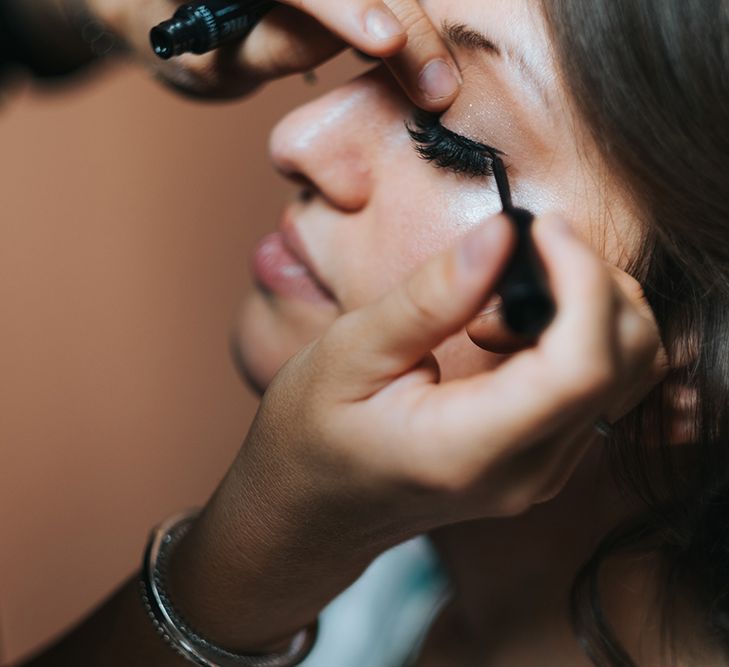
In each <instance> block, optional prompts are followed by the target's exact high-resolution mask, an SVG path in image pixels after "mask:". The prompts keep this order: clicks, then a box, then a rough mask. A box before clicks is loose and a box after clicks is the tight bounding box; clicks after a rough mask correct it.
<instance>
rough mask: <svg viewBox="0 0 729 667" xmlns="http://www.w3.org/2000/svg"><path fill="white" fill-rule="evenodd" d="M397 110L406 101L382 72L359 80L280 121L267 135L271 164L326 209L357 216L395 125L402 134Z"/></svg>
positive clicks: (369, 189)
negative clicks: (313, 191)
mask: <svg viewBox="0 0 729 667" xmlns="http://www.w3.org/2000/svg"><path fill="white" fill-rule="evenodd" d="M397 97H399V98H400V102H399V104H398V103H397V102H395V100H396V99H397ZM400 104H407V100H405V99H404V97H403V96H402V94H401V93H399V92H398V89H397V86H396V84H394V83H393V82H392V80H391V79H390V78H389V75H387V74H386V73H385V72H384V68H382V67H381V68H377V69H376V70H373V71H371V72H369V73H367V74H364V75H362V76H360V77H358V78H356V79H354V80H353V81H350V82H349V83H347V84H346V85H344V86H341V87H339V88H337V89H336V90H334V91H332V92H330V93H327V94H326V95H324V96H322V97H319V98H318V99H316V100H314V101H312V102H309V103H308V104H305V105H304V106H301V107H299V108H297V109H295V110H294V111H292V112H291V113H289V114H288V115H287V116H285V117H284V118H283V119H282V120H281V121H280V122H279V123H278V125H277V126H276V127H275V128H274V130H273V132H272V134H271V139H270V147H269V150H270V154H271V158H272V160H273V164H274V166H275V167H276V168H277V169H278V170H279V171H280V172H281V173H282V174H284V175H285V176H286V177H288V178H290V179H291V180H293V181H296V182H304V183H305V184H306V185H308V186H310V187H311V186H313V187H314V188H316V190H317V191H318V192H319V193H320V194H321V195H322V196H323V197H324V198H325V199H326V200H327V201H328V202H329V203H330V204H331V205H333V206H335V207H337V208H340V209H342V210H345V211H357V210H359V209H361V208H363V207H364V206H366V204H367V201H368V200H369V198H370V195H371V193H372V189H373V186H374V182H375V179H376V172H377V165H378V162H379V161H380V160H381V158H382V150H381V148H382V146H383V142H384V141H386V139H387V135H388V134H390V137H391V133H392V129H393V127H395V126H396V125H397V126H399V127H400V131H402V119H403V118H404V110H403V109H402V108H401V107H400Z"/></svg>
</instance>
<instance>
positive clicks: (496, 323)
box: [466, 294, 536, 354]
mask: <svg viewBox="0 0 729 667" xmlns="http://www.w3.org/2000/svg"><path fill="white" fill-rule="evenodd" d="M466 333H467V334H468V337H469V338H470V339H471V340H472V341H473V342H474V343H475V344H476V345H478V347H480V348H481V349H482V350H486V351H487V352H494V353H496V354H513V353H515V352H518V351H519V350H523V349H525V348H527V347H531V346H532V345H533V344H534V343H535V342H536V341H535V339H533V338H524V337H522V336H518V335H517V334H515V333H513V332H512V331H511V330H509V329H508V328H507V326H506V324H505V323H504V318H503V316H502V312H501V297H500V296H499V295H498V294H494V295H493V296H492V297H491V299H490V300H489V301H488V302H487V304H486V306H485V307H484V309H483V310H482V311H481V312H480V313H479V314H478V315H477V316H476V317H475V318H474V319H473V320H472V321H471V322H469V323H468V325H467V326H466Z"/></svg>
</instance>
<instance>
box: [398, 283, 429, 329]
mask: <svg viewBox="0 0 729 667" xmlns="http://www.w3.org/2000/svg"><path fill="white" fill-rule="evenodd" d="M396 293H397V295H398V298H399V300H400V301H401V304H400V305H401V307H402V311H401V312H402V313H403V315H404V317H406V318H407V319H408V320H410V321H411V322H413V324H414V325H424V324H428V323H432V322H434V321H437V320H438V319H439V309H438V307H437V306H436V305H435V304H436V303H438V302H439V300H438V298H437V296H436V295H432V296H429V295H428V294H427V292H426V290H424V289H423V288H422V286H421V282H420V281H419V280H408V281H407V282H405V283H404V285H403V288H402V289H401V290H397V292H396Z"/></svg>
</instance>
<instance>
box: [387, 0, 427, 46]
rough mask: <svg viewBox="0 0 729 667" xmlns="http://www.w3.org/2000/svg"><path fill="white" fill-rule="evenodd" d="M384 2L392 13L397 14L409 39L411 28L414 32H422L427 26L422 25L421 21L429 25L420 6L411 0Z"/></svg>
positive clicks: (389, 0) (388, 0)
mask: <svg viewBox="0 0 729 667" xmlns="http://www.w3.org/2000/svg"><path fill="white" fill-rule="evenodd" d="M385 4H386V5H387V6H388V7H389V8H390V10H391V11H392V13H393V14H395V16H397V18H398V20H399V21H400V23H402V24H403V26H404V27H405V29H406V30H407V32H408V40H409V39H410V34H411V30H413V29H414V30H415V31H416V33H417V32H420V33H423V32H425V31H426V30H427V26H425V25H423V21H425V22H426V23H427V25H428V26H429V25H430V20H429V19H428V17H427V16H426V15H425V13H424V12H423V10H422V9H421V7H420V6H419V5H418V4H417V2H414V1H413V0H385Z"/></svg>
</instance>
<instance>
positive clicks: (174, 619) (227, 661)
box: [140, 511, 318, 667]
mask: <svg viewBox="0 0 729 667" xmlns="http://www.w3.org/2000/svg"><path fill="white" fill-rule="evenodd" d="M196 516H197V511H191V512H184V513H182V514H178V515H175V516H173V517H170V518H169V519H167V520H166V521H164V522H162V523H161V524H160V525H159V526H157V527H156V528H155V529H154V530H153V531H152V534H151V536H150V540H149V543H148V545H147V549H146V551H145V555H144V563H143V567H142V577H141V581H140V590H141V594H142V600H143V602H144V606H145V609H146V610H147V614H148V615H149V617H150V619H151V620H152V623H153V624H154V626H155V628H156V630H157V633H158V634H159V635H160V636H161V637H162V639H163V640H164V641H165V642H166V643H167V644H169V645H170V647H171V648H173V649H174V650H175V651H177V653H179V654H180V655H181V656H182V657H184V658H186V659H187V660H189V661H190V662H192V663H194V664H196V665H200V666H201V667H294V665H299V664H300V663H301V662H302V661H303V660H304V659H305V658H306V657H307V655H309V653H310V652H311V649H312V648H313V646H314V642H315V640H316V635H317V629H318V622H317V621H315V622H314V623H313V624H312V625H310V626H309V627H308V628H306V629H304V630H301V631H300V632H299V633H298V634H297V635H296V636H295V637H294V639H293V640H292V642H291V644H290V646H289V648H288V649H287V650H286V652H284V653H278V654H255V655H254V654H250V655H242V654H238V653H233V652H231V651H228V650H227V649H224V648H221V647H219V646H216V645H215V644H213V643H212V642H210V641H208V640H207V639H204V638H203V637H201V636H200V634H198V633H197V632H195V631H194V630H192V629H191V628H190V626H189V624H188V623H186V622H185V620H184V619H183V617H182V616H181V615H180V613H179V612H178V610H177V609H175V607H174V605H173V604H172V603H171V601H170V598H169V595H168V593H167V559H168V557H169V554H170V553H171V551H172V549H173V548H174V546H175V544H176V543H177V542H178V541H179V540H180V539H181V538H182V537H183V536H184V535H185V534H186V533H187V531H188V530H189V529H190V526H191V525H192V522H193V521H194V520H195V517H196Z"/></svg>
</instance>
